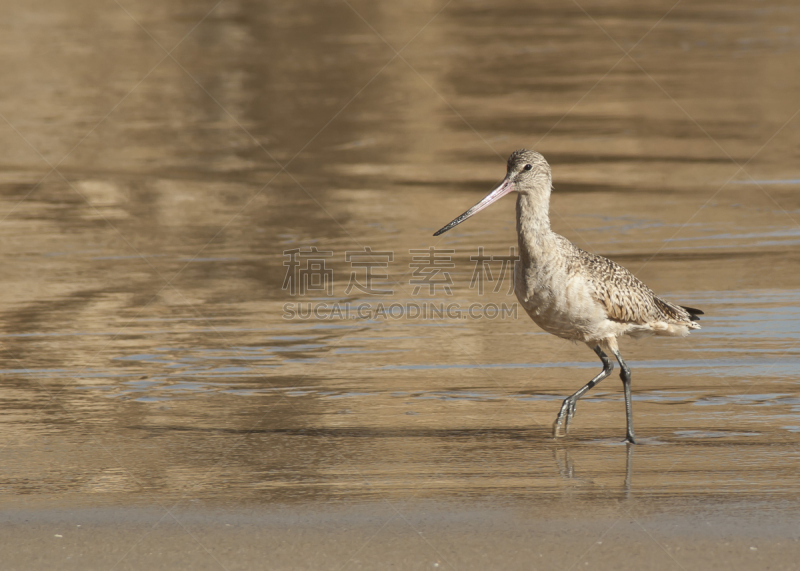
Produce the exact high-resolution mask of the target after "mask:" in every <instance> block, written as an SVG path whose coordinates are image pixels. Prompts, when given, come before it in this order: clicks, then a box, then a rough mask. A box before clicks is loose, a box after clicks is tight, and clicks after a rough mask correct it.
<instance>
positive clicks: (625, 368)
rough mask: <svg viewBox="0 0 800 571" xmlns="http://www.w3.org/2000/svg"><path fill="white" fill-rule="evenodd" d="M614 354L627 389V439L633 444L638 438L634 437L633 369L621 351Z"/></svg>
mask: <svg viewBox="0 0 800 571" xmlns="http://www.w3.org/2000/svg"><path fill="white" fill-rule="evenodd" d="M614 356H615V357H616V358H617V361H618V362H619V368H620V369H622V370H621V371H620V372H619V378H620V379H622V388H623V389H625V420H626V423H627V430H626V432H625V440H627V441H628V442H630V443H631V444H636V439H635V438H634V437H633V406H632V401H631V370H630V369H629V368H628V365H626V364H625V361H623V360H622V355H620V354H619V351H614Z"/></svg>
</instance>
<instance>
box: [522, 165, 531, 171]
mask: <svg viewBox="0 0 800 571" xmlns="http://www.w3.org/2000/svg"><path fill="white" fill-rule="evenodd" d="M532 168H533V165H525V167H524V168H523V169H522V170H524V171H529V170H531V169H532Z"/></svg>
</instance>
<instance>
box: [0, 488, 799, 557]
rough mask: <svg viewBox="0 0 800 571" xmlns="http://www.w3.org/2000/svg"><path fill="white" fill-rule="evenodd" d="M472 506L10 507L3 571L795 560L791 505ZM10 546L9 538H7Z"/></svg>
mask: <svg viewBox="0 0 800 571" xmlns="http://www.w3.org/2000/svg"><path fill="white" fill-rule="evenodd" d="M585 507H586V506H585V505H583V504H581V503H580V502H577V503H573V502H569V501H566V502H564V501H562V502H558V503H556V504H553V505H547V506H541V505H538V506H533V505H529V504H528V505H525V504H523V505H520V504H513V505H512V504H506V505H504V503H502V502H501V503H498V502H492V503H486V502H481V501H476V502H472V503H471V504H470V505H465V503H464V502H458V503H447V502H410V503H405V502H403V503H400V504H395V505H387V504H386V503H383V502H380V503H368V504H352V505H346V504H345V505H343V504H322V505H319V506H316V507H314V508H310V507H308V506H304V507H298V506H294V505H293V506H273V507H271V508H269V509H259V508H256V509H242V510H215V509H208V508H205V509H204V508H198V507H194V508H190V509H186V510H175V511H173V512H169V513H167V512H166V511H163V510H158V509H135V508H127V509H119V508H95V509H77V510H65V509H61V510H53V509H39V510H19V511H17V510H11V511H6V512H5V513H4V515H3V516H2V528H3V535H4V537H5V539H4V541H3V547H2V548H0V555H2V557H3V561H4V565H5V566H6V568H9V569H12V568H13V569H34V568H53V567H56V568H59V569H87V568H91V569H100V568H105V569H110V568H115V569H142V568H148V569H220V568H222V569H252V568H254V567H262V568H268V569H343V568H348V569H376V568H381V569H383V568H390V567H396V568H400V569H585V568H589V569H598V568H599V569H625V570H628V569H630V570H639V569H709V570H714V569H720V570H723V569H735V570H738V569H742V570H749V569H794V568H795V567H796V561H797V557H798V555H800V533H798V529H800V525H799V524H800V521H799V518H798V514H797V511H796V510H774V509H768V510H766V511H764V508H765V506H763V505H757V504H748V503H743V504H740V505H736V506H727V507H725V508H722V509H719V508H716V507H711V506H691V507H690V506H681V507H680V508H678V509H676V507H677V506H672V507H671V508H667V509H662V510H659V511H660V512H661V513H658V514H650V515H642V514H641V513H640V509H637V506H636V505H634V504H630V503H626V502H624V501H623V502H620V503H619V504H618V505H610V504H609V505H608V506H606V508H605V509H599V510H598V509H596V508H594V509H592V510H591V511H589V512H583V516H582V517H581V518H576V517H574V513H575V512H576V511H578V510H581V509H582V508H585ZM12 546H13V547H12Z"/></svg>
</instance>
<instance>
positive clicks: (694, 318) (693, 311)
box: [681, 305, 705, 321]
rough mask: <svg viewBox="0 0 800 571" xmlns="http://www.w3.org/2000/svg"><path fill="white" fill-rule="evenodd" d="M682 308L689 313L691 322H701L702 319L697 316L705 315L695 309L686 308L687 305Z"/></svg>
mask: <svg viewBox="0 0 800 571" xmlns="http://www.w3.org/2000/svg"><path fill="white" fill-rule="evenodd" d="M681 307H682V308H683V309H685V310H686V311H688V312H689V320H690V321H700V318H699V317H697V316H698V315H705V314H704V313H703V312H702V311H701V310H699V309H695V308H694V307H686V306H685V305H682V306H681Z"/></svg>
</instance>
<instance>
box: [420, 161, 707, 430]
mask: <svg viewBox="0 0 800 571" xmlns="http://www.w3.org/2000/svg"><path fill="white" fill-rule="evenodd" d="M551 190H552V177H551V172H550V165H548V164H547V161H546V160H545V159H544V157H543V156H542V155H540V154H539V153H536V152H533V151H528V150H525V149H522V150H519V151H515V152H514V153H512V154H511V156H510V157H509V159H508V167H507V172H506V177H505V179H504V180H503V182H502V183H501V184H500V186H498V187H497V188H496V189H495V190H494V191H493V192H492V193H490V194H489V195H488V196H487V197H486V198H484V199H483V200H482V201H481V202H479V203H478V204H476V205H475V206H473V207H472V208H470V209H469V210H468V211H467V212H465V213H464V214H462V215H461V216H459V217H458V218H456V219H455V220H453V221H452V222H451V223H450V224H448V225H447V226H445V227H444V228H442V229H441V230H439V231H438V232H437V233H436V234H435V235H437V236H438V235H439V234H441V233H443V232H446V231H447V230H449V229H450V228H452V227H453V226H456V225H457V224H460V223H461V222H463V221H464V220H466V219H467V218H469V217H470V216H472V215H473V214H475V213H477V212H479V211H480V210H482V209H484V208H485V207H487V206H489V205H490V204H491V203H493V202H495V201H496V200H498V199H500V198H501V197H503V196H505V195H506V194H508V193H510V192H512V191H515V192H517V194H518V196H517V236H518V241H519V249H520V261H519V263H518V264H517V265H516V267H515V269H514V292H515V293H516V295H517V298H518V299H519V301H520V303H521V304H522V306H523V307H524V308H525V310H526V311H527V312H528V315H529V316H530V317H531V319H533V321H534V322H535V323H536V324H537V325H539V326H540V327H541V328H542V329H544V330H545V331H547V332H548V333H552V334H553V335H557V336H559V337H562V338H564V339H569V340H571V341H582V342H584V343H586V344H587V345H589V347H591V348H592V349H593V350H594V352H595V353H596V354H597V355H598V357H600V360H601V361H602V362H603V371H602V372H601V373H600V374H598V375H597V376H596V377H595V378H594V379H592V380H591V381H589V383H587V384H586V385H585V386H584V387H583V388H581V389H580V390H579V391H577V392H576V393H575V394H573V395H571V396H570V397H568V398H567V399H565V400H564V403H563V405H562V407H561V411H560V412H559V414H558V418H556V422H555V423H554V427H553V431H554V434H555V435H556V436H558V435H559V434H560V430H561V428H562V427H563V429H564V433H565V434H566V432H567V431H568V430H569V424H570V421H571V420H572V417H573V416H574V414H575V404H576V402H577V400H578V398H580V397H581V396H582V395H583V394H584V393H585V392H586V391H588V390H589V389H591V388H592V387H593V386H594V385H596V384H597V383H599V382H600V381H602V380H603V379H605V378H606V377H607V376H608V375H609V374H611V371H612V370H613V368H614V366H613V364H612V363H611V361H610V359H609V358H608V356H607V355H606V353H605V351H610V352H612V353H613V354H614V356H615V357H616V359H617V361H618V362H619V365H620V368H621V369H622V372H621V374H620V377H621V378H622V382H623V388H624V391H625V410H626V420H627V434H626V437H627V440H628V442H631V443H633V442H634V441H635V439H634V434H633V413H632V409H631V376H630V369H628V366H627V365H626V364H625V361H624V360H623V359H622V356H621V355H620V353H619V347H618V344H617V339H618V338H619V337H623V336H632V337H641V336H646V335H667V336H685V335H688V333H689V331H690V330H693V329H699V328H700V325H699V324H698V323H697V320H698V317H697V316H698V315H702V313H703V312H702V311H700V310H699V309H693V308H690V307H682V306H679V305H675V304H673V303H670V302H668V301H666V300H663V299H661V298H659V297H657V296H656V295H655V294H654V293H653V291H652V290H651V289H650V288H649V287H647V286H646V285H645V284H644V283H642V282H641V281H640V280H639V279H637V278H636V277H635V276H634V275H633V274H632V273H630V272H629V271H628V270H626V269H625V268H623V267H622V266H620V265H619V264H617V263H615V262H613V261H611V260H609V259H607V258H604V257H602V256H598V255H596V254H591V253H589V252H585V251H584V250H581V249H580V248H578V247H577V246H575V245H574V244H573V243H572V242H570V241H569V240H567V239H566V238H564V237H563V236H560V235H558V234H556V233H555V232H553V231H552V230H551V229H550V217H549V208H550V193H551Z"/></svg>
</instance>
